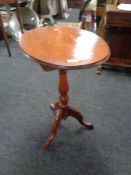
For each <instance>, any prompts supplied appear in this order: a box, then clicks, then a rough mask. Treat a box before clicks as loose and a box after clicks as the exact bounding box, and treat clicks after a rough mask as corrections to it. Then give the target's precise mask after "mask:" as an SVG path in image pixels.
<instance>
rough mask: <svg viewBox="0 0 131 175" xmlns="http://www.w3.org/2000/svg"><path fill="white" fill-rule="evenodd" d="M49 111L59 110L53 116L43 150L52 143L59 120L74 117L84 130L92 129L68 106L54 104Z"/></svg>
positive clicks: (77, 112) (79, 114)
mask: <svg viewBox="0 0 131 175" xmlns="http://www.w3.org/2000/svg"><path fill="white" fill-rule="evenodd" d="M51 109H52V110H59V111H58V112H57V113H56V115H55V118H54V122H53V125H52V130H51V133H50V136H49V137H48V139H47V140H46V142H45V144H44V147H45V148H48V146H49V145H50V144H51V142H52V141H53V139H54V137H55V135H56V132H57V129H58V126H59V124H60V121H61V119H66V118H67V117H69V116H71V117H74V118H75V119H77V120H78V122H79V123H80V124H81V125H83V126H85V127H86V128H88V129H93V125H92V123H89V122H86V123H85V122H84V121H83V116H82V114H81V113H80V112H79V111H77V110H76V109H74V108H72V107H70V106H66V107H60V105H59V103H55V104H51Z"/></svg>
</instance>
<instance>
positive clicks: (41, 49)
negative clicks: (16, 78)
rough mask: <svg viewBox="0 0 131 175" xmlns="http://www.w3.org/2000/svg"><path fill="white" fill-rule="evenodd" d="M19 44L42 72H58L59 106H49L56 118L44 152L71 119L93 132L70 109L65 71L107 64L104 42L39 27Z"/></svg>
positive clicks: (85, 33)
mask: <svg viewBox="0 0 131 175" xmlns="http://www.w3.org/2000/svg"><path fill="white" fill-rule="evenodd" d="M19 44H20V47H21V49H22V50H23V51H24V53H25V55H26V56H28V57H29V58H31V59H33V60H34V61H36V62H37V63H38V64H39V65H40V66H41V67H42V68H43V70H45V71H53V70H56V69H57V70H58V71H59V83H58V91H59V93H60V96H59V100H58V102H56V103H54V104H51V106H50V107H51V109H52V110H56V115H55V117H54V122H53V125H52V130H51V134H50V136H49V137H48V139H47V140H46V142H45V144H44V146H45V148H48V146H49V145H50V143H51V142H52V140H53V139H54V137H55V135H56V132H57V129H58V126H59V123H60V121H61V119H66V118H67V117H69V116H72V117H74V118H75V119H77V120H78V122H79V123H80V124H82V125H83V126H85V127H86V128H88V129H92V128H93V125H92V123H90V122H84V121H83V116H82V114H81V113H80V112H79V111H78V110H77V109H75V108H73V107H71V106H69V103H68V101H69V97H68V90H69V87H68V79H67V71H69V70H76V69H86V68H91V67H94V66H96V65H98V64H101V63H103V62H104V61H106V60H107V59H108V58H109V56H110V49H109V47H108V45H107V44H106V42H105V41H104V40H103V39H102V38H100V37H98V36H97V35H96V34H94V33H92V32H89V31H85V30H82V29H78V28H73V27H65V26H62V27H42V28H36V29H33V30H31V31H28V32H25V33H24V34H23V35H22V37H21V38H20V41H19ZM83 78H84V77H83ZM77 95H78V94H77Z"/></svg>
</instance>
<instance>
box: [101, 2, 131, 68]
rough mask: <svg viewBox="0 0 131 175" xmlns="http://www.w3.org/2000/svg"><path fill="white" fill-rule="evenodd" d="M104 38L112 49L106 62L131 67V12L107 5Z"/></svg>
mask: <svg viewBox="0 0 131 175" xmlns="http://www.w3.org/2000/svg"><path fill="white" fill-rule="evenodd" d="M104 38H105V40H106V41H107V42H108V44H109V47H110V49H111V57H110V59H109V60H108V61H107V62H106V64H110V65H116V66H122V67H131V12H129V11H122V10H119V9H118V8H117V6H116V5H107V7H106V19H105V36H104Z"/></svg>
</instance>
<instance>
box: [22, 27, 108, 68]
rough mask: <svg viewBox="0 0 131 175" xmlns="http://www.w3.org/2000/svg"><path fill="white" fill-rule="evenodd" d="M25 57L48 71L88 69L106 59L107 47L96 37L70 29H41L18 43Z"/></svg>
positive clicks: (79, 30)
mask: <svg viewBox="0 0 131 175" xmlns="http://www.w3.org/2000/svg"><path fill="white" fill-rule="evenodd" d="M19 44H20V47H21V49H22V50H23V51H24V53H25V54H26V55H28V56H29V57H30V58H32V59H33V60H35V61H37V62H38V63H39V64H41V65H43V66H45V67H48V68H52V69H79V68H88V67H92V66H95V65H98V64H101V63H102V62H104V61H106V60H107V59H108V58H109V56H110V49H109V47H108V45H107V43H106V42H105V41H104V40H103V39H102V38H101V37H99V36H97V35H96V34H94V33H92V32H89V31H86V30H82V29H78V28H73V27H63V26H62V27H41V28H36V29H33V30H30V31H28V32H25V33H24V34H23V35H22V36H21V38H20V41H19Z"/></svg>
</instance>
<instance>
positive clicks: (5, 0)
mask: <svg viewBox="0 0 131 175" xmlns="http://www.w3.org/2000/svg"><path fill="white" fill-rule="evenodd" d="M14 3H15V4H16V13H17V17H18V21H19V23H20V29H21V32H22V33H23V25H22V20H21V17H20V10H19V3H18V1H17V0H0V5H9V4H14ZM0 31H1V35H2V37H3V39H4V42H5V45H6V48H7V51H8V54H9V56H11V50H10V46H9V43H8V37H7V33H6V31H5V28H4V23H3V20H2V16H1V13H0Z"/></svg>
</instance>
